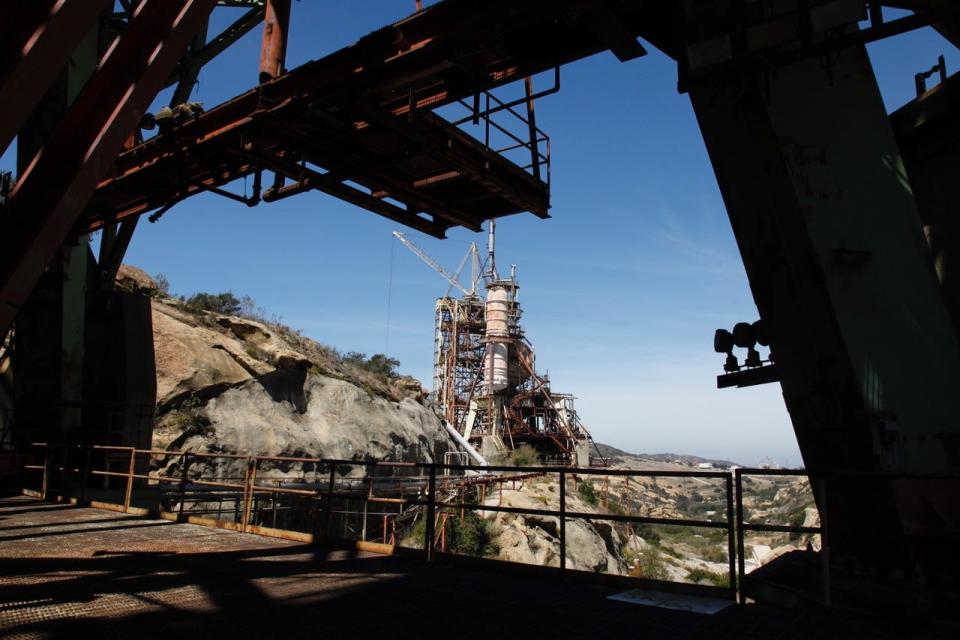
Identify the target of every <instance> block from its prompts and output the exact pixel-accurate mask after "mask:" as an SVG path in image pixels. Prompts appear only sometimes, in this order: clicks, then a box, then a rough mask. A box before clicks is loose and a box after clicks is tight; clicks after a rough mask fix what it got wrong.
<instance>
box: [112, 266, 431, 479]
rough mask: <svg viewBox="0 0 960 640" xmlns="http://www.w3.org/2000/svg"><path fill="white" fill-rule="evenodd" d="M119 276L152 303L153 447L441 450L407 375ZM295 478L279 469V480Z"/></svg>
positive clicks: (132, 275) (355, 455)
mask: <svg viewBox="0 0 960 640" xmlns="http://www.w3.org/2000/svg"><path fill="white" fill-rule="evenodd" d="M120 274H121V275H120V277H122V278H123V280H122V282H123V286H125V287H126V288H133V289H135V290H137V291H141V292H143V293H147V294H149V295H151V296H152V297H153V300H152V305H153V330H154V351H155V356H156V363H157V420H156V424H155V427H154V442H153V444H154V447H156V448H169V449H177V450H187V451H202V452H220V453H241V452H242V453H243V454H248V455H262V456H291V457H323V458H337V459H356V460H397V461H421V462H430V461H434V460H437V459H441V458H442V456H443V453H444V452H445V451H447V450H448V449H449V447H450V442H449V439H448V436H447V434H446V433H445V431H444V430H443V428H442V426H441V424H440V420H439V419H438V417H437V415H436V413H435V411H434V409H433V407H432V405H430V404H429V403H427V402H426V399H425V398H426V393H425V392H424V391H423V389H422V388H421V386H420V383H419V382H418V381H417V380H415V379H414V378H409V377H402V376H384V375H377V374H375V373H372V372H369V371H366V370H363V369H361V368H359V367H357V366H354V365H351V364H350V363H346V362H344V361H343V360H341V359H340V357H339V354H337V352H336V351H335V350H333V349H330V348H328V347H324V346H323V345H320V344H319V343H316V342H314V341H312V340H310V339H308V338H306V337H304V336H302V335H300V334H298V333H296V332H295V331H293V330H291V329H289V328H287V327H284V326H282V325H277V324H273V323H269V322H265V321H260V320H254V319H250V318H245V317H239V316H233V315H224V314H219V313H213V312H209V311H198V310H191V309H189V308H188V306H187V305H186V304H184V302H183V301H182V300H178V299H176V298H173V297H169V296H166V295H164V294H162V292H160V291H158V289H157V288H156V285H155V284H153V281H152V280H151V279H150V278H149V276H147V275H146V274H145V273H143V272H142V271H140V270H139V269H135V268H131V267H128V266H126V265H124V267H123V269H121V272H120ZM204 464H207V465H208V466H209V467H210V469H209V471H210V473H209V474H206V472H204V473H205V475H212V476H216V475H222V473H221V472H223V471H224V469H217V468H214V467H230V468H232V467H233V466H236V464H233V463H230V462H229V461H225V460H219V461H217V460H211V461H210V462H209V463H204ZM302 471H303V470H302V468H301V467H300V466H299V465H283V469H282V471H281V472H280V473H281V475H286V476H288V477H291V478H296V477H302V476H301V475H299V474H301V473H302ZM355 471H357V472H362V469H361V468H357V469H356V470H355ZM272 475H273V476H274V477H276V476H277V471H276V470H274V473H272Z"/></svg>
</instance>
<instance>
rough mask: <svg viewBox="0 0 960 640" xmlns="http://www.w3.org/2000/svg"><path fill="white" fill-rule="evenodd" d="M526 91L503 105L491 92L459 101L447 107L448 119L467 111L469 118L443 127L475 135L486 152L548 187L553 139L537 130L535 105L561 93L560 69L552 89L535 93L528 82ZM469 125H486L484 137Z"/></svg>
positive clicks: (525, 85) (555, 70) (556, 70)
mask: <svg viewBox="0 0 960 640" xmlns="http://www.w3.org/2000/svg"><path fill="white" fill-rule="evenodd" d="M524 88H525V95H524V96H522V97H520V98H517V99H514V100H509V101H504V100H503V99H501V98H499V97H498V96H497V95H495V94H494V93H492V92H490V91H480V92H477V93H476V94H474V95H473V96H472V97H471V98H469V99H461V100H457V101H456V102H455V103H453V104H452V105H449V106H447V107H445V110H447V111H449V114H448V115H454V113H455V112H456V111H457V109H458V108H459V109H466V110H467V112H468V115H466V116H462V117H459V118H457V119H455V120H452V121H451V122H449V123H447V124H445V125H444V126H445V127H460V128H462V130H464V131H466V132H468V133H471V134H473V135H474V137H476V138H477V139H478V140H480V141H481V142H483V145H484V148H486V149H488V150H490V151H492V152H493V153H496V154H499V155H503V156H505V157H509V158H510V159H512V160H515V161H516V163H517V164H518V165H519V166H520V167H521V168H522V169H523V170H524V171H526V172H527V173H529V174H531V175H532V176H533V177H535V178H536V179H538V180H543V181H544V182H545V183H546V184H547V186H548V187H549V186H550V180H551V173H550V167H551V156H550V136H549V135H547V133H546V132H545V131H543V130H542V129H540V128H539V127H538V126H537V123H536V114H535V111H534V102H535V101H536V100H538V99H540V98H543V97H545V96H548V95H552V94H554V93H557V92H558V91H559V90H560V68H559V67H556V68H555V69H554V83H553V86H552V87H550V88H548V89H544V90H541V91H537V92H534V91H533V84H532V79H530V78H527V79H526V80H525V81H524ZM518 107H522V108H523V109H524V110H525V113H524V112H521V111H518V110H517V108H518ZM460 113H462V111H460ZM495 116H496V117H495ZM454 117H455V116H454ZM468 124H469V125H474V126H479V125H483V130H482V135H480V134H475V133H474V132H473V131H472V130H471V128H469V127H464V125H468ZM515 128H519V129H520V133H517V131H516V130H515ZM515 154H518V155H515Z"/></svg>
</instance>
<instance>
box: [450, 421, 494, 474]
mask: <svg viewBox="0 0 960 640" xmlns="http://www.w3.org/2000/svg"><path fill="white" fill-rule="evenodd" d="M440 422H441V423H442V424H443V428H444V429H446V430H447V433H449V434H450V437H451V438H453V439H454V440H455V441H456V443H457V444H459V445H460V446H461V447H463V450H464V451H466V452H467V455H468V456H470V457H471V458H473V460H474V461H475V462H476V463H477V464H478V465H480V466H481V467H486V466H488V465H489V464H490V463H489V462H487V459H486V458H484V457H483V456H481V455H480V453H479V452H477V450H476V449H474V448H473V446H472V445H471V444H470V443H469V442H467V441H466V439H464V437H463V436H462V435H460V433H459V432H457V430H456V429H454V428H453V427H451V426H450V424H449V423H448V422H447V421H446V420H441V421H440Z"/></svg>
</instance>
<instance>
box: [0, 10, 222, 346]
mask: <svg viewBox="0 0 960 640" xmlns="http://www.w3.org/2000/svg"><path fill="white" fill-rule="evenodd" d="M215 5H216V0H145V1H144V2H142V3H141V4H140V5H139V6H138V7H137V10H136V12H135V14H134V17H133V19H132V20H131V21H130V23H129V25H128V26H127V29H126V30H125V31H124V32H123V34H122V35H121V36H120V37H119V38H118V39H117V40H116V41H115V42H114V43H113V45H112V46H111V48H110V49H109V50H108V51H107V53H106V54H105V56H104V59H103V61H102V62H101V65H100V68H99V69H98V71H97V73H96V74H95V75H94V76H93V78H91V79H90V81H89V82H88V83H87V85H86V87H85V88H84V89H83V91H82V92H81V94H80V95H79V96H78V97H77V99H76V101H75V102H74V103H73V105H72V106H71V108H70V110H69V111H68V113H67V115H66V116H65V118H64V120H63V122H62V123H61V124H60V126H59V128H58V130H57V132H56V133H55V135H54V136H53V138H52V139H51V142H50V143H49V144H47V145H46V147H44V148H43V149H42V150H41V151H40V153H38V154H37V156H36V157H34V159H33V161H32V162H31V163H30V165H29V166H28V167H27V169H26V171H25V172H24V173H23V175H22V176H21V179H20V181H19V182H18V183H17V186H16V188H15V189H14V191H13V192H12V194H11V196H10V201H9V203H8V204H7V206H6V208H5V209H4V210H3V212H2V216H0V239H2V243H3V245H2V246H3V251H2V252H0V332H2V331H4V330H6V329H7V328H8V327H9V326H10V324H11V323H12V322H13V320H14V318H15V316H16V314H17V311H18V310H19V308H20V306H21V305H22V304H23V303H24V302H25V301H26V299H27V297H28V296H29V295H30V292H31V291H32V290H33V287H34V285H35V284H36V282H37V280H38V279H39V278H40V275H41V274H42V273H43V271H44V269H45V268H46V267H47V264H48V263H49V262H50V260H51V258H52V257H53V256H54V254H55V253H56V251H57V250H58V249H59V247H60V246H61V245H62V244H63V243H64V241H66V240H67V239H68V237H69V235H70V233H71V231H72V230H73V228H74V227H75V225H76V223H77V221H78V220H79V218H80V216H81V214H82V212H83V209H84V207H85V206H86V204H87V202H88V201H89V199H90V197H91V196H92V195H93V193H94V191H95V190H96V187H97V183H98V181H100V180H101V179H102V178H103V177H104V175H105V174H106V173H107V172H108V171H109V170H110V167H111V166H112V164H113V162H114V159H115V158H116V156H117V154H118V153H119V152H120V150H121V149H122V147H123V144H124V141H125V140H127V138H128V137H129V136H130V132H131V131H133V130H134V129H135V128H136V127H137V124H138V123H139V121H140V119H141V118H142V117H143V114H144V112H145V111H146V109H147V107H149V105H150V102H151V101H152V100H153V98H154V97H155V96H156V94H157V92H158V91H159V90H160V89H161V88H162V87H163V84H164V82H166V80H167V78H169V77H170V74H171V73H172V72H173V70H174V68H175V67H176V64H177V62H178V61H179V60H180V58H181V57H182V56H183V53H184V52H185V51H186V50H187V47H188V46H189V45H190V42H191V40H192V39H193V37H194V35H195V34H196V33H197V31H198V30H199V29H200V28H201V26H202V25H203V24H204V23H205V21H206V20H207V18H208V16H209V14H210V11H211V10H212V9H213V7H214V6H215Z"/></svg>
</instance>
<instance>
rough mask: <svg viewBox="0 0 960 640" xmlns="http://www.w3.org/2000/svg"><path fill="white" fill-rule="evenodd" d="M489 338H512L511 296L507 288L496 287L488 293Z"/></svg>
mask: <svg viewBox="0 0 960 640" xmlns="http://www.w3.org/2000/svg"><path fill="white" fill-rule="evenodd" d="M486 316H487V337H488V338H490V337H501V338H506V337H509V336H510V294H509V292H508V291H507V288H506V287H502V286H494V287H491V289H490V290H489V291H487V308H486Z"/></svg>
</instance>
